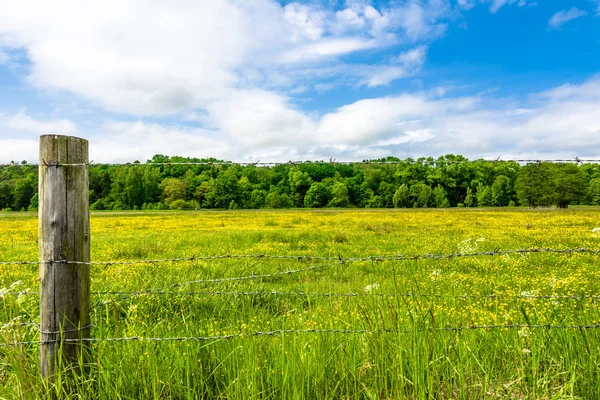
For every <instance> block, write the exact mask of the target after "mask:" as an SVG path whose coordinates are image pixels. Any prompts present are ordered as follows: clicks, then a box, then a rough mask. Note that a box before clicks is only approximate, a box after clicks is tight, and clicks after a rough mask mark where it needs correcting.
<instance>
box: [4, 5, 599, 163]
mask: <svg viewBox="0 0 600 400" xmlns="http://www.w3.org/2000/svg"><path fill="white" fill-rule="evenodd" d="M1 9H2V13H1V14H0V162H7V161H10V160H22V159H26V160H29V161H36V158H37V140H38V136H39V135H41V134H44V133H60V134H70V135H77V136H81V137H85V138H87V139H89V140H90V153H91V158H92V159H93V160H94V161H97V162H124V161H131V160H135V159H139V160H146V159H149V158H151V157H152V156H153V155H154V154H157V153H161V154H169V155H184V156H196V157H208V156H214V157H220V158H225V159H233V160H239V161H250V160H252V161H255V160H259V159H260V160H263V161H285V160H289V159H317V158H327V159H328V158H329V157H335V158H337V159H338V160H356V159H363V158H374V157H382V156H387V155H395V156H398V157H409V156H410V157H419V156H439V155H442V154H446V153H454V154H463V155H466V156H468V157H489V158H496V157H498V156H500V157H504V158H513V157H526V158H552V157H560V158H573V157H575V156H579V157H600V111H598V110H600V1H599V0H581V1H557V0H537V1H530V0H453V1H446V0H430V1H425V0H423V1H416V0H415V1H367V0H348V1H327V0H322V1H311V2H299V1H282V2H275V1H272V0H253V1H241V0H211V1H196V0H177V1H173V2H168V4H160V3H156V2H145V1H126V2H123V1H116V0H108V1H105V2H102V3H98V4H92V5H90V4H85V3H84V2H77V1H71V0H69V1H67V0H57V1H55V2H52V4H50V3H49V4H40V3H39V2H34V1H28V0H24V1H20V2H5V3H4V2H3V4H2V7H1Z"/></svg>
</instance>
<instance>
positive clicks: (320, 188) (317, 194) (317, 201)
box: [304, 182, 331, 208]
mask: <svg viewBox="0 0 600 400" xmlns="http://www.w3.org/2000/svg"><path fill="white" fill-rule="evenodd" d="M330 198H331V191H330V190H329V188H328V187H327V185H325V184H324V183H322V182H315V183H313V184H312V185H311V186H310V189H308V191H307V192H306V196H305V197H304V205H305V206H306V207H310V208H321V207H325V206H326V205H327V203H328V202H329V199H330Z"/></svg>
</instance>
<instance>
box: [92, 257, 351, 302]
mask: <svg viewBox="0 0 600 400" xmlns="http://www.w3.org/2000/svg"><path fill="white" fill-rule="evenodd" d="M342 264H344V262H339V263H335V264H324V265H313V266H312V267H308V268H299V269H292V270H286V271H280V272H273V273H270V274H262V275H254V274H252V275H245V276H236V277H231V278H210V279H195V280H192V281H185V282H178V283H173V284H171V285H167V286H163V287H161V288H153V289H145V290H140V291H137V292H130V293H126V294H123V296H121V298H120V300H122V299H126V298H130V297H136V296H140V295H144V294H145V295H149V294H153V293H159V292H165V290H166V289H173V288H177V287H181V286H186V285H191V284H196V283H221V282H233V281H243V280H253V279H265V278H272V277H276V276H283V275H292V274H298V273H302V272H309V271H316V270H319V269H324V268H327V267H333V266H337V265H342ZM102 305H103V304H99V305H97V306H102Z"/></svg>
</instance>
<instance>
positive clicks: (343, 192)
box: [329, 182, 349, 207]
mask: <svg viewBox="0 0 600 400" xmlns="http://www.w3.org/2000/svg"><path fill="white" fill-rule="evenodd" d="M348 203H349V197H348V187H347V186H346V184H345V183H344V182H335V183H334V184H333V187H332V188H331V201H330V202H329V205H330V206H332V207H346V206H348Z"/></svg>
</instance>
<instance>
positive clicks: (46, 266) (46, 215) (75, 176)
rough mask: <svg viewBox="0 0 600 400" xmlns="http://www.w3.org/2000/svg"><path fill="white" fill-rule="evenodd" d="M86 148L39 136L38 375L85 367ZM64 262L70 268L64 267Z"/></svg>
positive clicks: (69, 140)
mask: <svg viewBox="0 0 600 400" xmlns="http://www.w3.org/2000/svg"><path fill="white" fill-rule="evenodd" d="M87 163H88V142H87V140H85V139H81V138H77V137H72V136H60V135H43V136H41V137H40V164H39V169H40V170H39V192H38V195H39V222H38V223H39V252H40V331H41V334H40V337H41V339H40V340H41V345H40V372H41V375H42V377H43V378H49V379H51V380H53V376H54V373H55V369H56V366H57V365H59V364H61V365H63V366H72V367H73V368H74V369H75V370H77V368H78V367H79V363H78V361H79V360H83V361H84V362H86V359H87V357H86V354H87V346H86V342H77V341H66V342H63V341H62V340H63V339H81V338H89V335H90V266H89V261H90V219H89V207H88V206H89V200H88V168H87ZM67 261H68V262H67Z"/></svg>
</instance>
